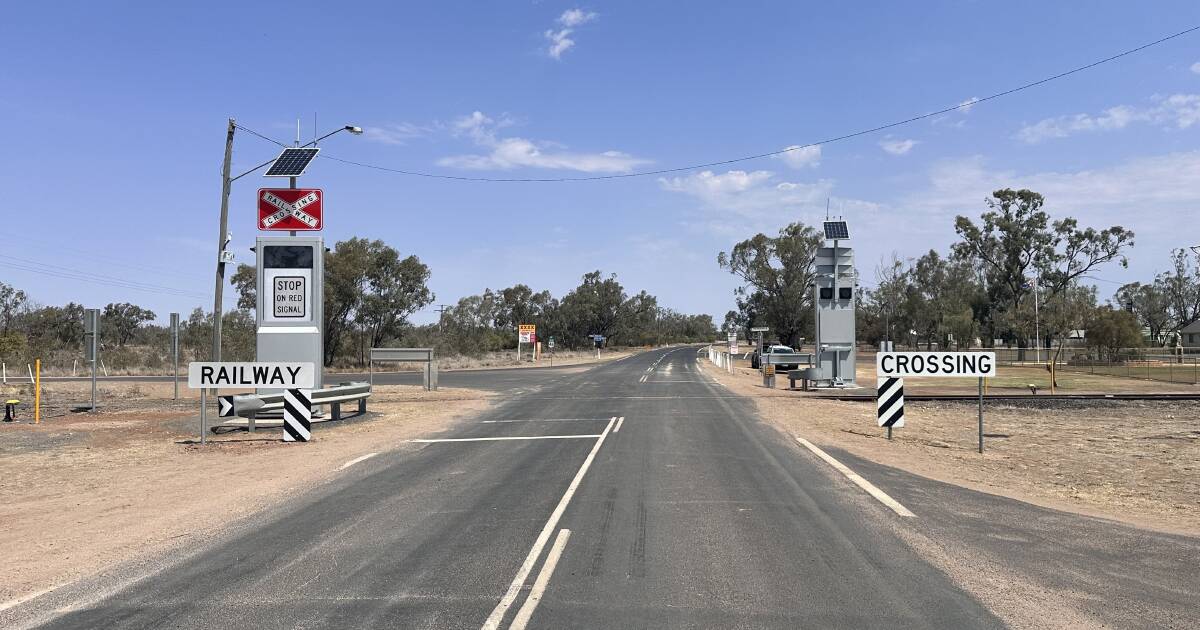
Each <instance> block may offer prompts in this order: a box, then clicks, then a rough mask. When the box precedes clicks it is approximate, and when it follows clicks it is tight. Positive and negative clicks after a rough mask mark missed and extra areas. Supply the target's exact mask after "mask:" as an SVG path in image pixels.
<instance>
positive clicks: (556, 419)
mask: <svg viewBox="0 0 1200 630" xmlns="http://www.w3.org/2000/svg"><path fill="white" fill-rule="evenodd" d="M587 420H608V418H521V419H519V420H480V421H479V422H480V423H481V424H497V423H502V422H584V421H587Z"/></svg>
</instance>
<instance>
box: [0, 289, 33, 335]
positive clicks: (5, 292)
mask: <svg viewBox="0 0 1200 630" xmlns="http://www.w3.org/2000/svg"><path fill="white" fill-rule="evenodd" d="M28 299H29V298H28V296H26V295H25V292H24V291H21V290H20V289H14V288H13V287H12V286H11V285H8V284H5V283H3V282H0V335H7V334H8V331H9V328H11V327H12V325H13V322H14V321H16V318H17V315H18V314H19V313H20V312H21V309H22V308H23V307H24V306H25V303H26V301H28Z"/></svg>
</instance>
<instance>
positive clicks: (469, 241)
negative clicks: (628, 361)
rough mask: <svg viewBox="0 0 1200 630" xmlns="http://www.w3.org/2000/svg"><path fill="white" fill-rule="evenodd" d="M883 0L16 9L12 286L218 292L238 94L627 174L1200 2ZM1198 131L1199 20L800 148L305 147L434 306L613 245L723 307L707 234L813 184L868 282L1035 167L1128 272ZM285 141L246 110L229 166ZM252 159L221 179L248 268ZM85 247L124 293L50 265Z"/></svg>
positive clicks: (760, 213)
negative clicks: (1028, 85)
mask: <svg viewBox="0 0 1200 630" xmlns="http://www.w3.org/2000/svg"><path fill="white" fill-rule="evenodd" d="M879 4H881V5H883V6H867V5H864V4H854V5H850V4H847V3H828V2H825V3H816V2H778V3H769V2H739V3H728V2H711V3H708V2H692V3H673V4H668V3H645V2H597V3H592V4H587V3H574V2H566V3H560V2H548V1H546V2H488V3H476V2H462V3H456V2H440V3H422V4H416V3H411V4H410V3H392V2H386V3H385V2H381V3H352V2H341V3H338V4H336V5H329V4H328V3H298V2H288V3H273V4H272V3H220V2H208V3H203V4H202V5H198V4H197V5H185V3H150V2H144V3H137V2H123V3H82V2H81V3H67V4H56V5H55V6H50V5H48V4H47V3H22V4H21V5H19V6H17V5H9V6H7V7H6V9H5V19H4V20H3V24H2V25H0V59H3V61H0V81H2V83H0V85H2V86H3V88H2V89H0V116H3V119H4V120H5V121H7V123H8V125H7V129H6V132H5V143H4V144H5V150H4V151H3V152H0V184H2V185H3V190H4V191H5V204H4V209H3V210H0V217H2V218H3V220H2V221H0V226H2V228H3V234H4V238H3V244H2V245H0V248H2V249H0V256H5V257H3V258H0V263H5V264H6V265H8V266H4V265H0V279H3V281H5V282H8V283H10V284H14V285H16V286H18V287H20V288H23V289H25V290H26V291H27V292H29V293H30V294H31V295H32V296H33V298H34V299H36V300H37V301H39V302H41V303H46V304H58V303H63V302H66V301H69V300H74V301H77V302H83V303H85V304H87V305H89V306H92V305H95V306H102V305H103V304H105V303H108V302H112V301H132V302H136V303H139V304H143V305H145V306H148V307H151V308H153V309H154V310H156V311H158V312H159V314H160V316H161V317H163V318H165V314H166V313H167V312H169V311H171V310H179V311H183V312H185V313H186V312H188V311H190V310H191V308H193V307H194V306H197V305H206V306H207V307H211V291H212V267H213V265H212V260H213V258H214V253H213V247H214V244H213V241H215V239H216V232H217V213H218V207H219V206H218V203H219V197H220V162H221V156H222V150H223V143H224V127H225V120H226V118H228V117H234V118H236V119H237V120H238V122H239V123H241V124H243V125H245V126H247V127H249V128H251V129H255V130H257V131H259V132H262V133H264V134H267V135H270V136H273V137H276V138H278V139H280V140H284V141H290V140H291V139H292V138H293V137H294V135H295V126H296V119H297V118H300V119H301V127H302V134H303V137H304V138H305V140H308V139H311V137H312V135H313V117H314V114H315V115H316V126H317V128H318V129H319V130H320V131H322V132H323V131H326V130H328V129H332V128H335V127H337V126H341V125H343V124H347V123H349V124H355V125H360V126H362V127H364V128H365V129H366V130H367V132H366V133H365V134H364V135H363V136H360V137H355V136H351V135H349V134H339V135H338V136H335V137H333V138H331V139H330V140H329V141H327V142H326V143H323V145H322V146H323V147H324V152H325V153H327V154H329V155H332V156H336V157H341V158H345V159H351V160H355V161H360V162H366V163H371V164H378V165H382V166H387V167H393V168H400V169H409V170H419V171H426V172H431V173H443V174H452V175H466V176H479V177H559V176H567V177H571V176H586V175H600V174H608V173H623V172H630V171H637V170H643V169H656V168H670V167H675V166H680V165H686V164H693V163H698V162H709V161H715V160H720V159H725V158H729V157H736V156H741V155H746V154H754V153H760V152H764V151H770V150H773V149H779V148H782V147H786V146H790V145H797V144H805V143H809V142H812V141H815V140H819V139H823V138H828V137H832V136H836V135H840V134H842V133H846V132H852V131H856V130H859V129H862V128H867V127H873V126H875V125H877V124H880V123H885V122H889V121H892V120H896V119H902V118H906V117H908V116H911V115H914V114H920V113H923V112H927V111H932V110H936V109H940V108H942V107H946V106H950V105H954V104H957V103H962V102H966V101H968V100H969V99H971V98H973V97H979V96H984V95H987V94H990V93H993V92H997V91H1000V90H1003V89H1007V88H1009V87H1013V86H1016V85H1019V84H1022V83H1025V82H1028V81H1031V80H1035V79H1038V78H1042V77H1044V76H1048V75H1052V74H1055V73H1057V72H1060V71H1063V70H1066V69H1069V68H1072V67H1075V66H1078V65H1082V64H1085V63H1089V62H1091V61H1094V60H1096V59H1099V58H1102V57H1106V56H1108V55H1110V54H1113V53H1116V52H1119V51H1121V50H1125V49H1127V48H1131V47H1134V46H1137V45H1140V44H1142V43H1145V42H1147V41H1151V40H1154V39H1157V38H1158V37H1160V36H1162V35H1165V34H1168V33H1172V32H1176V31H1179V30H1182V29H1184V28H1187V27H1189V26H1193V25H1197V24H1200V5H1197V4H1196V3H1194V2H1156V3H1153V5H1152V6H1153V9H1152V10H1151V9H1149V8H1147V7H1148V6H1150V5H1147V4H1145V3H1108V2H1056V3H1045V2H1005V3H983V2H927V3H919V4H918V3H887V4H884V3H879ZM892 5H894V6H892ZM1197 140H1200V33H1194V34H1192V35H1188V36H1185V37H1182V38H1179V39H1177V40H1174V41H1172V42H1169V43H1166V44H1164V45H1161V46H1158V47H1155V48H1152V49H1149V50H1146V51H1143V52H1141V53H1138V54H1136V55H1132V56H1130V57H1126V58H1124V59H1121V60H1119V61H1116V62H1113V63H1110V64H1107V65H1105V66H1102V67H1099V68H1095V69H1093V70H1089V71H1087V72H1084V73H1081V74H1078V75H1075V76H1072V77H1069V78H1067V79H1063V80H1060V81H1056V82H1054V83H1051V84H1048V85H1045V86H1042V87H1039V88H1035V89H1032V90H1029V91H1026V92H1023V93H1020V94H1017V95H1014V96H1011V97H1007V98H1004V99H999V100H996V101H991V102H987V103H981V104H979V105H977V106H974V107H971V108H969V109H964V110H959V111H957V112H954V113H952V114H948V115H946V116H941V117H937V118H935V119H932V120H925V121H921V122H918V123H914V124H911V125H908V126H905V127H901V128H897V129H893V130H890V131H889V132H884V133H878V134H874V135H869V136H864V137H859V138H856V139H853V140H848V141H845V142H837V143H831V144H826V145H822V146H821V147H820V149H819V151H818V150H815V149H813V150H806V151H798V152H794V153H792V154H789V156H788V158H786V159H780V158H767V159H761V160H757V161H753V162H745V163H741V164H736V165H730V166H727V167H723V168H712V169H701V170H696V171H690V172H683V173H675V174H672V175H668V176H650V177H638V178H629V179H620V180H610V181H600V182H574V183H471V182H454V181H445V180H435V179H424V178H416V177H408V176H402V175H396V174H390V173H386V172H382V171H377V170H370V169H364V168H360V167H355V166H350V165H347V164H342V163H338V162H334V161H330V160H318V161H317V162H316V163H315V164H314V165H313V166H312V167H311V168H310V170H309V174H308V175H307V176H305V177H304V178H302V179H301V184H302V185H304V186H312V187H320V188H323V189H324V190H325V192H326V210H325V212H326V222H327V228H326V230H325V232H324V236H325V238H326V239H327V241H328V242H329V243H330V244H332V242H333V241H336V240H340V239H344V238H347V237H349V236H354V235H357V236H367V237H372V238H380V239H383V240H385V241H387V242H388V243H389V244H391V245H393V246H395V247H396V248H397V249H399V250H400V251H401V252H402V253H405V254H408V253H414V254H416V255H418V256H419V257H420V258H421V259H422V260H423V261H424V262H426V263H427V264H429V265H430V267H431V269H432V272H433V277H432V283H431V284H432V288H433V290H434V291H435V292H436V293H437V298H438V302H439V303H453V302H455V301H456V300H457V299H458V298H460V297H462V296H465V295H468V294H472V293H478V292H480V291H482V290H483V289H484V288H485V287H492V288H500V287H505V286H510V285H512V284H515V283H518V282H524V283H526V284H529V285H531V286H533V287H534V288H535V289H539V290H540V289H549V290H551V291H552V292H554V293H555V294H556V295H561V294H563V293H565V292H566V291H567V290H569V289H570V288H571V287H573V286H575V285H576V284H577V283H578V280H579V277H580V276H581V275H582V274H584V273H585V272H587V271H590V270H593V269H602V270H604V271H605V272H613V273H617V274H618V277H619V278H620V279H621V281H622V282H623V283H624V284H625V286H626V287H627V288H628V289H630V290H631V292H633V291H637V290H640V289H645V290H647V291H649V292H651V293H653V294H655V295H657V296H659V300H660V304H662V305H664V306H669V307H672V308H675V309H678V310H681V311H685V312H708V313H712V314H713V315H714V316H715V317H716V318H717V319H718V321H719V320H720V318H721V316H722V315H723V313H724V312H725V311H726V310H728V309H730V308H731V307H732V305H733V299H732V290H733V288H734V286H736V285H735V282H734V279H733V278H732V277H731V276H729V275H728V274H726V273H724V272H722V271H721V270H720V269H719V268H718V267H717V265H716V262H715V259H716V254H717V252H718V251H721V250H722V249H727V248H728V247H730V246H731V245H732V244H733V243H734V242H736V241H737V240H741V239H742V238H746V237H748V236H751V235H753V234H754V233H755V232H758V231H767V232H774V231H775V230H777V229H778V228H779V227H781V226H783V225H785V224H786V223H788V222H790V221H795V220H803V221H806V222H810V223H812V222H818V221H819V220H820V219H821V218H823V216H824V208H825V200H826V198H827V197H828V198H831V199H832V202H831V203H832V205H833V207H834V210H835V213H844V214H845V215H846V218H847V220H848V221H849V222H850V227H851V230H852V236H853V237H854V240H853V244H854V246H855V247H856V252H857V256H858V263H859V268H860V272H861V273H862V275H863V279H864V281H865V282H866V283H868V284H870V283H872V282H873V277H874V269H875V267H876V265H877V264H878V263H879V261H880V260H881V259H882V258H884V257H888V256H890V255H891V254H892V253H893V252H895V253H896V254H898V255H900V256H902V257H909V256H916V255H919V254H921V253H922V252H923V251H925V250H928V249H929V248H937V249H941V250H944V249H945V248H946V247H947V245H948V244H949V243H951V242H952V241H953V240H954V232H953V227H952V222H953V217H954V215H955V214H962V213H966V214H970V215H972V216H977V215H978V214H979V213H980V212H981V211H982V209H983V204H982V200H983V199H984V197H985V196H987V195H988V193H989V192H990V191H991V190H993V189H995V188H998V187H1004V186H1013V187H1018V186H1025V187H1031V188H1033V189H1035V190H1038V191H1040V192H1042V193H1044V194H1045V195H1046V196H1047V202H1048V203H1047V206H1048V209H1049V210H1050V212H1051V213H1052V214H1053V215H1054V216H1065V215H1071V216H1075V217H1077V218H1079V219H1080V220H1081V222H1082V223H1083V224H1085V225H1094V226H1097V227H1103V226H1108V225H1111V224H1114V223H1118V224H1121V225H1124V226H1126V227H1128V228H1131V229H1133V230H1134V231H1135V232H1137V245H1136V247H1135V248H1134V249H1133V250H1132V251H1131V253H1130V269H1128V270H1122V269H1119V268H1118V267H1116V266H1111V267H1108V268H1105V269H1104V270H1102V271H1101V272H1099V273H1097V276H1099V277H1101V278H1103V279H1104V280H1106V281H1107V282H1102V283H1101V284H1100V289H1101V295H1104V296H1107V295H1110V294H1111V292H1112V290H1113V289H1115V288H1116V286H1117V285H1116V284H1113V282H1124V281H1129V280H1134V279H1142V280H1144V279H1148V278H1150V277H1152V276H1153V274H1154V273H1155V272H1156V271H1161V270H1164V269H1165V267H1166V265H1167V262H1168V258H1167V256H1168V251H1169V250H1170V249H1172V248H1177V247H1184V246H1188V245H1193V244H1196V243H1197V242H1200V235H1198V234H1197V233H1196V232H1197V231H1196V229H1195V226H1196V225H1197V219H1198V218H1200V216H1198V215H1200V212H1198V207H1200V146H1197ZM276 151H277V148H276V147H274V146H273V145H271V144H269V143H267V142H264V141H262V140H260V139H257V138H255V137H253V136H251V135H248V134H245V133H239V134H238V136H237V138H236V141H235V153H234V170H235V172H241V171H242V170H245V169H247V168H249V167H252V166H254V165H256V164H258V163H260V162H262V161H265V160H267V159H269V158H270V157H272V156H273V155H274V154H275V153H276ZM266 183H268V180H265V179H263V178H261V177H258V176H249V177H246V178H243V179H242V180H239V181H238V182H236V183H235V185H234V189H233V195H232V203H231V213H230V216H231V220H230V227H231V230H232V232H233V235H234V241H233V245H232V248H233V249H234V250H235V251H236V252H237V255H238V259H239V261H242V262H250V261H252V254H251V253H250V252H249V251H248V248H249V246H250V245H251V244H252V242H253V239H254V236H255V233H256V230H255V218H256V217H255V207H254V195H255V191H256V189H257V188H259V187H260V186H263V185H266ZM14 264H15V265H20V266H25V267H31V266H32V267H36V268H38V269H43V270H45V269H52V270H53V271H55V272H57V273H59V276H60V277H55V276H48V275H44V274H36V273H32V272H29V271H25V270H18V269H14V268H13V267H12V265H14ZM47 265H54V266H56V267H53V268H49V267H47ZM78 271H85V272H88V273H92V274H102V275H104V276H107V277H112V278H117V279H121V280H123V281H125V282H126V285H125V286H112V285H110V284H102V283H97V282H91V281H81V280H79V279H75V278H67V277H61V276H62V275H68V276H71V275H73V274H74V272H78ZM128 282H137V283H148V284H152V285H155V286H154V287H151V288H152V289H153V290H151V291H144V290H138V289H135V288H133V287H131V286H128ZM138 286H141V285H138ZM160 287H168V288H171V289H173V292H172V291H163V290H162V289H161V288H160ZM141 288H143V289H144V288H146V287H141ZM179 292H182V294H179ZM206 296H209V297H206ZM227 296H228V302H227V303H228V305H229V306H232V305H233V303H234V300H235V298H234V296H232V295H231V292H229V291H227ZM432 317H433V315H432V314H431V311H430V312H426V313H422V314H421V315H420V316H419V317H418V320H419V321H429V320H430V319H432Z"/></svg>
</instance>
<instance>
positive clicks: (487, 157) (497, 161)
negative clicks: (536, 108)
mask: <svg viewBox="0 0 1200 630" xmlns="http://www.w3.org/2000/svg"><path fill="white" fill-rule="evenodd" d="M510 125H512V121H511V119H509V118H506V117H502V118H501V119H500V120H498V121H497V120H493V119H492V118H489V117H488V116H486V115H485V114H483V113H482V112H478V111H477V112H472V113H471V114H470V115H468V116H464V117H462V118H460V119H458V120H456V121H454V123H453V124H452V125H451V129H453V131H454V133H455V134H457V135H465V136H467V137H469V138H471V140H472V141H473V142H474V143H475V144H476V145H478V146H480V147H484V148H487V149H489V151H488V152H487V153H484V154H470V155H456V156H450V157H444V158H442V159H440V160H438V162H437V163H438V165H439V166H448V167H453V168H464V169H472V170H510V169H514V168H526V167H532V168H549V169H562V170H572V171H582V172H585V173H625V172H629V171H631V170H633V169H634V168H636V167H638V166H642V165H645V164H649V163H650V160H646V159H643V158H638V157H634V156H632V155H629V154H628V153H623V152H621V151H603V152H600V153H574V152H570V151H563V150H561V147H560V145H557V144H555V143H551V142H539V141H534V140H527V139H525V138H519V137H516V136H510V137H500V136H499V135H498V134H497V133H496V132H497V130H498V129H502V128H504V127H508V126H510Z"/></svg>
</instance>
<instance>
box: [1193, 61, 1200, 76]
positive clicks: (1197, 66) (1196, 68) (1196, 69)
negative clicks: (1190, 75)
mask: <svg viewBox="0 0 1200 630" xmlns="http://www.w3.org/2000/svg"><path fill="white" fill-rule="evenodd" d="M1192 72H1195V73H1196V74H1200V61H1197V62H1196V63H1194V64H1192Z"/></svg>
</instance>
